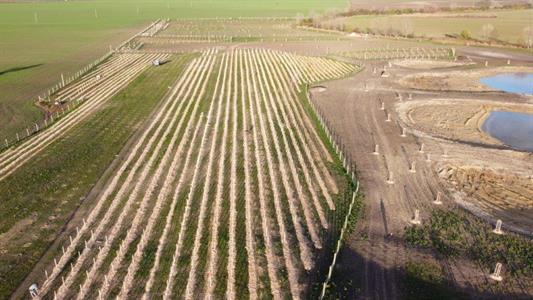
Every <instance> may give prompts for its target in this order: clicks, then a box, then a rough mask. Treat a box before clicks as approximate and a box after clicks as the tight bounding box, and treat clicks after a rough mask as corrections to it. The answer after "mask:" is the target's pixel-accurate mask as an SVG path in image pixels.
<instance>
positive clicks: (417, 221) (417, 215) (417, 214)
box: [411, 209, 422, 225]
mask: <svg viewBox="0 0 533 300" xmlns="http://www.w3.org/2000/svg"><path fill="white" fill-rule="evenodd" d="M420 223H422V222H420V211H419V210H418V209H415V217H414V218H413V219H412V220H411V224H415V225H420Z"/></svg>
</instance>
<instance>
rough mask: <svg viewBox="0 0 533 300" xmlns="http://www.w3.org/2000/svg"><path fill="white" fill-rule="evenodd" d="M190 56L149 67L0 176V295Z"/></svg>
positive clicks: (40, 249) (52, 235)
mask: <svg viewBox="0 0 533 300" xmlns="http://www.w3.org/2000/svg"><path fill="white" fill-rule="evenodd" d="M193 57H194V55H193V54H190V55H184V56H181V57H174V58H173V60H172V61H171V62H170V63H168V64H165V65H163V66H161V67H158V68H149V69H148V70H147V71H145V72H144V73H142V74H141V75H140V76H139V77H138V78H137V79H136V80H135V81H133V82H132V83H131V84H130V85H129V86H128V87H127V88H126V89H124V90H123V91H122V92H120V93H119V94H117V95H116V96H115V97H113V98H112V99H111V100H110V101H109V103H108V104H107V105H106V107H104V108H103V109H102V110H100V111H99V112H97V113H96V114H94V115H93V116H92V117H91V118H89V119H88V120H86V121H85V122H83V123H82V124H79V125H77V126H76V127H75V128H73V129H72V131H71V132H69V133H68V134H67V135H66V136H65V137H64V138H63V139H61V140H59V141H57V142H55V143H53V144H52V145H50V146H49V147H47V149H46V150H44V152H43V153H42V154H40V155H39V157H38V158H36V159H33V160H32V161H31V162H29V163H28V164H26V165H24V166H23V167H21V168H20V169H19V170H17V171H16V172H15V173H14V174H13V175H12V176H10V177H9V178H7V179H6V180H3V181H1V182H0V202H2V210H1V211H0V235H2V237H3V238H7V240H8V241H9V242H8V243H6V244H0V251H1V252H0V253H2V255H0V299H6V298H7V297H8V296H9V295H10V294H11V293H12V292H13V290H14V289H15V288H16V287H17V286H18V285H19V284H20V283H21V281H22V280H23V279H24V276H26V275H27V274H28V272H29V271H30V270H31V269H32V268H33V267H34V266H35V263H36V262H37V261H38V260H39V259H40V258H41V256H42V255H43V254H44V253H45V251H46V249H47V248H48V247H49V246H50V244H51V243H52V242H53V241H54V240H55V239H56V237H57V235H58V233H59V232H60V231H61V229H62V227H63V226H64V224H65V223H66V222H67V220H68V219H69V218H70V217H71V214H72V213H73V212H74V211H75V210H76V209H77V208H78V207H79V206H80V205H82V199H84V198H85V197H86V196H87V194H88V193H89V192H90V191H91V189H92V188H93V187H94V185H95V183H96V182H97V181H98V180H99V179H100V177H101V176H102V174H104V171H105V170H106V169H107V168H108V166H109V165H110V164H111V162H112V161H113V159H115V157H116V155H117V154H119V153H120V151H121V150H122V148H123V147H124V145H125V143H126V142H127V141H128V139H129V138H130V137H131V136H132V134H133V133H134V132H135V130H136V129H137V128H138V127H139V126H140V125H141V123H142V121H143V120H145V119H146V118H147V117H148V116H149V114H150V113H151V112H152V111H153V109H154V108H155V107H156V105H157V104H158V103H159V101H160V100H161V99H162V97H163V95H164V94H165V93H166V92H167V90H168V88H167V87H168V86H169V85H172V83H173V82H174V81H175V80H176V78H177V77H178V74H179V73H180V72H181V70H182V69H183V66H184V65H186V63H187V62H188V61H189V60H190V59H192V58H193ZM124 115H127V116H128V118H123V117H122V116H124ZM43 182H46V183H47V184H44V185H43ZM52 258H53V257H48V258H47V259H50V260H51V259H52Z"/></svg>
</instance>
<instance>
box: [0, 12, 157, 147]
mask: <svg viewBox="0 0 533 300" xmlns="http://www.w3.org/2000/svg"><path fill="white" fill-rule="evenodd" d="M158 22H159V20H157V21H155V22H153V23H151V24H150V25H149V26H148V27H146V28H145V29H143V30H142V31H141V32H139V33H137V34H135V35H134V36H132V37H130V38H129V39H128V40H126V41H125V42H123V43H122V44H120V46H118V48H117V49H120V48H121V47H123V46H124V45H126V44H128V43H129V42H131V41H132V40H133V39H134V38H136V37H137V36H139V35H140V34H142V33H143V32H146V31H147V30H150V28H151V27H153V26H154V25H155V24H157V23H158ZM115 51H116V49H113V48H112V47H111V46H109V51H108V52H107V53H106V54H104V55H103V56H101V57H100V58H98V59H96V60H94V61H93V62H91V63H90V64H88V65H86V66H85V67H83V68H82V69H80V70H79V71H77V72H76V73H74V74H73V75H71V76H68V77H66V76H65V75H64V74H61V80H60V81H59V82H58V83H57V84H55V85H54V86H53V87H51V88H50V89H48V90H47V91H46V92H45V93H44V94H43V95H39V96H37V97H38V100H39V101H40V102H41V101H47V102H50V100H51V98H50V97H51V96H53V95H54V94H55V93H56V92H57V91H59V90H60V89H62V88H64V87H65V86H67V85H68V84H70V83H72V82H73V81H75V80H77V79H79V78H80V77H82V76H83V75H85V74H87V73H88V72H89V71H91V70H92V69H93V68H95V67H96V66H97V65H99V64H100V63H102V62H103V61H104V60H106V59H107V58H108V57H110V56H111V55H113V53H115ZM83 100H84V99H80V98H78V99H77V100H76V103H75V104H71V103H69V104H67V108H66V109H64V108H62V109H61V112H59V111H58V112H56V116H55V118H54V115H53V114H52V115H51V116H50V118H49V119H44V121H43V122H42V123H41V124H37V123H34V124H33V125H31V126H29V127H27V128H26V130H25V132H23V133H16V134H15V137H14V139H12V140H10V139H9V138H4V141H3V142H2V143H1V144H0V151H3V150H4V149H6V148H9V147H10V146H12V145H14V144H17V143H18V142H20V141H21V140H24V139H26V138H28V137H29V136H31V135H33V134H35V133H37V132H39V131H41V130H43V129H45V128H47V127H48V126H50V125H52V124H53V123H54V122H55V121H57V120H58V119H59V118H60V117H61V116H63V115H65V114H66V113H68V112H69V111H71V110H72V109H73V108H75V107H77V106H78V105H79V104H80V103H81V102H82V101H83Z"/></svg>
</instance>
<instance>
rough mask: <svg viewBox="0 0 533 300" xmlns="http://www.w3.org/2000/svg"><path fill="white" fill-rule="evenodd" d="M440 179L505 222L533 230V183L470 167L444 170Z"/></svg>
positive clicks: (527, 179) (450, 167)
mask: <svg viewBox="0 0 533 300" xmlns="http://www.w3.org/2000/svg"><path fill="white" fill-rule="evenodd" d="M439 176H440V177H441V178H444V179H446V180H447V181H448V182H449V183H451V184H452V185H453V186H454V187H455V189H457V190H458V191H460V192H462V193H464V194H465V195H466V196H467V199H469V201H473V202H474V203H473V204H474V205H476V206H477V207H479V208H481V209H483V210H484V211H485V212H487V213H489V214H491V215H492V216H494V217H495V218H498V219H502V220H503V221H504V223H508V224H511V225H513V226H515V225H518V226H520V227H522V228H525V229H527V228H529V229H531V228H533V219H531V215H532V214H533V180H532V179H531V178H526V177H522V176H518V175H516V174H509V173H507V172H506V173H498V172H496V171H494V170H490V169H485V168H477V167H471V166H461V167H452V166H448V167H444V168H442V169H440V170H439Z"/></svg>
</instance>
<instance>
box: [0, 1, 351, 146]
mask: <svg viewBox="0 0 533 300" xmlns="http://www.w3.org/2000/svg"><path fill="white" fill-rule="evenodd" d="M346 3H347V1H346V0H332V1H325V0H309V1H306V0H287V1H275V0H266V1H265V0H173V1H165V0H154V1H148V0H128V1H126V0H94V1H68V2H66V1H37V2H26V1H24V2H22V3H1V2H0V49H1V55H0V91H1V92H0V140H3V139H4V137H6V136H7V135H14V134H15V133H16V132H21V131H24V128H25V127H26V126H30V125H31V124H32V122H34V121H37V120H40V119H41V118H42V116H41V113H40V111H39V109H38V108H37V107H36V106H35V105H34V103H33V102H34V100H35V99H36V97H37V95H38V94H39V93H43V92H44V91H45V90H46V89H47V88H48V87H50V86H52V85H53V84H55V83H57V82H58V81H59V78H60V76H61V73H65V74H71V73H73V72H75V71H77V70H78V69H79V68H80V67H82V66H84V65H86V64H87V63H89V62H91V61H93V60H94V59H96V58H97V57H99V56H100V55H102V54H104V53H105V52H106V51H107V50H108V49H109V45H118V44H119V43H120V42H121V41H123V40H126V39H127V38H128V37H129V36H131V35H132V34H133V33H135V32H137V31H139V30H140V29H141V28H143V27H144V26H146V25H147V24H149V22H150V21H153V20H155V19H157V18H197V17H239V16H248V17H261V16H263V17H264V16H283V17H294V16H296V14H297V13H298V12H301V13H308V12H310V11H317V12H319V11H323V10H325V9H327V8H330V7H344V6H346Z"/></svg>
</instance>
